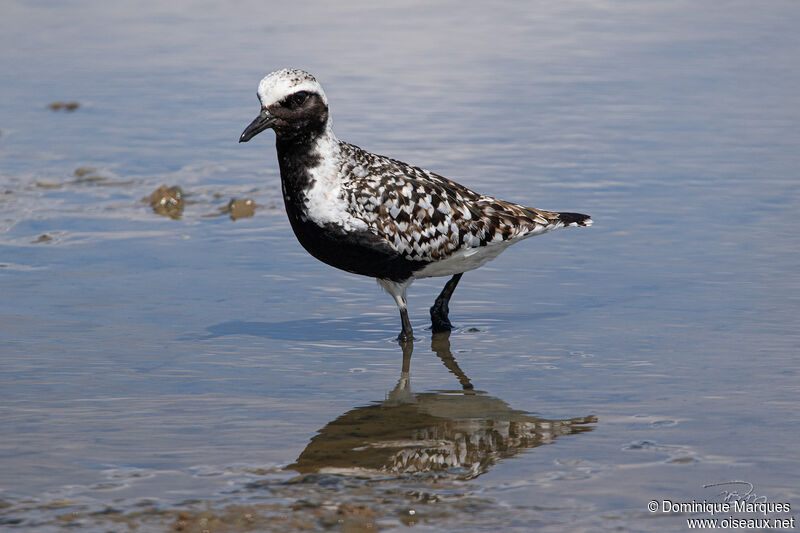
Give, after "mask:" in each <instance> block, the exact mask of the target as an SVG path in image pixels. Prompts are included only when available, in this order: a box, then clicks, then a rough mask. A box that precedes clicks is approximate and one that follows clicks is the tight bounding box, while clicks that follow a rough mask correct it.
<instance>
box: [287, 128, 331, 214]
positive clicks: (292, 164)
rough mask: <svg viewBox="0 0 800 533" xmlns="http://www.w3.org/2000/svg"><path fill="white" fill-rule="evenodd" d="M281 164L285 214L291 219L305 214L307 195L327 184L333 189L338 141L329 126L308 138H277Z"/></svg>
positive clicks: (298, 136)
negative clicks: (294, 215) (331, 181)
mask: <svg viewBox="0 0 800 533" xmlns="http://www.w3.org/2000/svg"><path fill="white" fill-rule="evenodd" d="M276 148H277V150H278V164H279V165H280V171H281V187H282V189H283V198H284V202H285V203H286V210H287V212H288V213H289V216H290V218H291V217H292V215H293V213H295V214H299V213H302V212H303V211H305V209H306V207H307V204H308V201H307V200H308V192H309V191H310V190H311V189H312V188H314V187H315V185H316V186H320V185H323V184H321V183H318V182H319V181H320V180H324V181H325V182H327V183H325V184H324V185H325V186H326V187H330V186H331V185H333V184H331V183H330V180H331V179H334V176H335V175H336V172H337V167H338V160H339V150H340V148H339V141H338V140H337V139H336V136H335V135H334V134H333V130H332V129H331V127H330V124H326V127H325V129H324V130H322V131H320V132H316V133H315V134H309V135H293V136H291V137H288V138H287V137H285V136H282V135H278V136H277V142H276Z"/></svg>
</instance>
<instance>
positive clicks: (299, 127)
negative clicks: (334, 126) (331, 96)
mask: <svg viewBox="0 0 800 533" xmlns="http://www.w3.org/2000/svg"><path fill="white" fill-rule="evenodd" d="M267 110H268V111H269V113H270V115H272V116H274V117H275V118H277V119H278V120H277V121H276V122H275V125H274V126H273V129H274V130H275V134H276V135H277V136H278V139H279V140H280V139H281V138H283V139H284V140H290V139H291V140H293V141H302V140H307V141H309V142H310V141H311V140H312V139H313V138H314V137H316V136H317V135H320V134H322V133H323V132H324V131H325V125H326V124H327V122H328V106H327V104H325V102H324V101H323V100H322V97H321V96H320V95H319V94H317V93H314V92H308V91H298V92H296V93H293V94H290V95H289V96H287V97H286V98H284V99H283V100H281V101H280V102H278V103H276V104H273V105H271V106H269V107H268V108H267Z"/></svg>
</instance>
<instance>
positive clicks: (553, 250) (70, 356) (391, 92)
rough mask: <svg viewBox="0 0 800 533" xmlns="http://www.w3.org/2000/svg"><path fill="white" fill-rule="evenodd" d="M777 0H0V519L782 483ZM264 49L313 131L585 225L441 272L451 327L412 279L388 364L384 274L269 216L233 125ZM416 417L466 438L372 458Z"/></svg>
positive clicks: (783, 40)
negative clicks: (294, 86) (231, 211)
mask: <svg viewBox="0 0 800 533" xmlns="http://www.w3.org/2000/svg"><path fill="white" fill-rule="evenodd" d="M798 15H800V8H798V7H797V5H796V4H795V3H793V2H770V3H758V4H756V3H750V2H730V3H726V4H725V5H722V4H718V3H706V4H697V3H694V2H645V3H637V4H633V5H631V4H628V3H624V2H618V1H611V2H603V3H598V2H581V3H572V4H563V3H558V4H552V5H551V4H548V3H540V4H527V5H525V6H522V5H517V4H515V3H512V2H509V3H503V4H497V5H494V4H493V6H492V8H491V9H489V8H487V7H485V6H483V5H482V4H480V3H466V4H465V3H463V2H462V3H454V2H451V3H439V4H436V5H427V4H422V3H420V4H412V5H410V6H409V5H408V4H403V3H393V2H389V3H382V4H380V5H376V4H371V3H366V2H363V3H361V2H356V3H348V4H346V5H341V4H337V5H330V6H324V5H317V4H314V3H310V2H299V3H291V4H275V5H272V4H270V3H265V2H248V3H245V4H239V5H236V6H232V5H209V4H199V3H192V2H173V3H171V4H170V6H163V5H161V4H158V3H155V2H144V3H137V4H136V5H133V4H131V5H124V4H119V5H115V4H113V3H112V4H109V3H103V2H84V1H79V2H73V3H71V4H69V5H67V4H58V5H55V4H50V3H44V2H14V1H10V2H6V3H5V4H4V6H3V17H2V20H0V48H1V49H2V50H3V53H2V54H0V70H2V72H5V73H6V76H5V77H4V80H3V82H2V83H1V84H0V295H2V297H1V298H0V427H2V428H3V429H2V432H1V434H2V437H0V529H2V528H9V529H12V530H26V529H29V530H35V531H47V530H53V531H58V530H61V529H62V528H67V527H76V526H77V527H79V528H81V529H82V530H96V531H108V530H109V529H112V530H113V529H114V528H117V527H122V525H125V527H128V526H131V527H133V526H136V527H137V528H138V529H137V530H139V531H151V530H152V531H165V530H169V529H170V528H171V527H177V521H180V520H184V521H185V522H186V523H187V524H189V526H191V527H195V526H196V527H197V528H198V530H201V529H203V528H204V527H205V528H206V529H209V528H210V529H211V530H225V528H228V530H232V531H247V530H252V529H255V530H276V531H280V530H287V529H289V530H291V529H299V528H301V527H307V528H310V529H324V528H326V527H333V528H334V529H336V528H339V529H342V530H345V531H362V530H368V529H367V528H369V527H374V526H377V527H379V528H382V529H384V530H393V529H398V530H400V529H403V528H413V529H415V530H419V531H436V530H459V531H476V530H482V529H484V530H486V529H488V530H505V531H528V530H530V529H534V528H535V529H541V530H545V531H564V530H571V531H597V530H607V529H612V528H618V529H619V530H623V531H627V530H630V531H664V530H666V529H669V530H684V529H686V528H687V526H686V523H685V520H686V518H687V517H689V516H691V515H675V514H672V513H662V512H657V513H650V512H649V511H648V510H647V503H648V502H649V501H650V500H657V501H661V500H664V499H670V500H672V501H675V502H682V501H691V500H693V499H694V500H697V501H702V500H704V499H705V500H708V501H715V502H720V501H722V498H723V497H722V496H720V492H721V490H722V489H720V488H714V487H712V488H703V486H704V485H707V484H712V483H717V482H724V481H730V480H743V481H747V482H749V483H752V484H753V485H754V489H753V491H754V493H755V494H757V495H759V496H764V497H765V498H766V499H767V500H768V501H770V502H789V503H791V504H792V506H793V508H800V493H798V488H797V475H798V473H799V472H800V464H798V459H797V453H796V449H797V445H796V443H797V439H798V431H797V428H796V424H794V423H793V420H794V419H795V418H796V416H795V411H796V405H797V402H798V400H800V394H799V393H800V387H799V386H798V370H797V369H798V365H797V362H796V361H797V355H798V353H799V352H800V335H798V321H797V316H798V311H800V270H798V264H799V263H800V233H799V232H798V231H797V230H796V228H795V226H796V224H795V218H796V216H797V211H798V207H800V179H798V169H800V151H798V150H797V146H798V145H799V144H800V127H799V126H798V124H800V91H798V87H800V71H798V69H797V57H798V54H799V53H800V36H798V33H797V31H796V28H795V26H796V24H795V21H796V20H797V19H798ZM285 66H296V67H300V68H304V69H307V70H309V71H311V72H313V73H314V74H315V75H316V76H317V78H318V79H319V80H320V82H321V83H322V84H323V86H324V87H325V90H326V92H327V95H328V98H329V101H330V102H331V114H332V117H333V120H334V127H335V131H336V133H337V135H338V136H339V138H341V139H344V140H347V141H350V142H353V143H355V144H358V145H360V146H362V147H364V148H366V149H368V150H371V151H374V152H378V153H383V154H386V155H390V156H392V157H396V158H399V159H402V160H405V161H408V162H410V163H413V164H417V165H421V166H424V167H426V168H429V169H431V170H433V171H436V172H438V173H441V174H443V175H445V176H448V177H450V178H453V179H455V180H457V181H459V182H461V183H463V184H465V185H468V186H470V187H472V188H474V189H476V190H478V191H480V192H482V193H486V194H492V195H495V196H498V197H500V198H504V199H508V200H513V201H516V202H520V203H525V204H528V205H533V206H535V207H541V208H545V209H554V210H565V211H578V212H584V213H590V214H591V215H592V216H593V218H594V220H595V225H594V226H593V227H592V228H590V229H580V230H578V229H574V230H573V229H570V230H568V231H566V230H565V231H560V232H556V233H552V234H548V235H545V236H542V237H537V238H535V239H531V240H527V241H525V242H524V243H522V244H520V245H519V246H515V247H513V248H512V249H510V250H509V251H507V252H506V253H505V254H503V255H502V256H501V257H500V258H498V259H497V260H496V261H494V262H492V263H490V264H488V265H486V266H485V267H484V268H482V269H480V270H477V271H474V272H469V273H467V274H466V275H465V276H464V278H463V280H462V282H461V284H460V285H459V287H458V289H457V291H456V293H455V296H454V297H453V300H452V302H451V319H452V320H453V322H454V324H455V325H456V326H457V329H456V330H455V331H454V332H453V333H452V334H451V335H450V337H449V338H448V339H446V343H445V342H444V341H443V340H442V339H432V337H431V333H430V331H429V330H426V329H425V328H426V327H427V326H428V323H427V316H428V312H427V308H428V307H429V306H430V304H431V303H432V301H433V299H434V298H435V296H436V294H437V293H438V291H439V290H440V289H441V286H442V285H443V283H444V281H445V280H444V279H435V280H425V281H422V282H417V283H415V284H414V285H413V286H412V288H411V290H410V294H409V306H410V314H411V319H412V324H413V325H414V328H415V332H416V336H417V339H416V342H415V345H414V352H413V355H412V356H411V358H410V361H409V360H408V355H409V354H406V356H407V358H406V359H407V360H406V363H407V368H405V369H404V366H403V352H402V350H401V348H400V346H398V345H397V343H396V342H395V341H394V340H393V339H394V337H395V336H396V335H397V333H398V331H399V317H398V316H397V312H396V308H395V306H394V304H393V302H392V301H391V299H390V298H389V297H388V296H387V295H386V294H384V293H382V292H381V290H380V289H379V287H377V285H376V284H375V282H374V281H373V280H371V279H366V278H360V277H357V276H354V275H350V274H346V273H343V272H336V271H333V270H331V269H330V267H327V266H326V265H324V264H321V263H319V262H317V261H316V260H314V259H313V258H311V257H310V256H308V255H307V254H306V253H305V251H304V250H302V248H301V247H300V246H299V244H298V243H297V242H296V240H295V239H294V236H293V235H292V233H291V229H290V228H289V225H288V222H287V220H286V216H285V214H284V212H283V206H282V202H281V197H280V189H279V176H278V170H277V162H276V158H275V153H274V148H273V140H272V138H271V135H272V134H271V133H269V132H267V133H265V134H262V135H261V136H259V137H258V138H256V139H254V141H252V142H250V143H248V144H246V145H239V144H238V143H237V142H236V141H237V140H238V136H239V134H240V133H241V131H242V130H243V128H244V127H245V126H246V125H247V124H248V123H249V122H250V120H251V119H252V118H253V117H254V116H255V115H256V113H257V112H258V102H257V100H256V97H255V89H256V86H257V84H258V81H259V80H260V79H261V77H263V76H264V75H265V74H266V73H267V72H269V71H271V70H275V69H277V68H282V67H285ZM72 100H74V101H78V102H79V103H80V107H79V108H78V109H77V110H75V111H73V112H68V111H64V110H61V111H52V110H51V109H49V108H48V104H49V103H51V102H54V101H72ZM82 167H91V168H94V169H95V170H94V171H92V172H90V173H89V175H91V176H98V177H99V178H101V179H94V180H89V181H86V180H81V179H80V176H77V175H75V171H76V169H78V168H82ZM162 184H166V185H168V186H173V185H177V186H180V187H181V188H182V189H183V191H184V193H185V200H186V205H185V208H184V210H183V213H182V216H181V217H180V218H179V219H178V220H173V219H170V218H169V217H164V216H159V215H157V214H155V213H154V212H153V211H152V210H151V209H150V207H149V206H148V205H147V203H145V202H142V198H143V197H145V196H147V195H149V194H150V193H151V192H153V191H154V190H155V189H156V188H157V187H159V186H160V185H162ZM232 198H252V199H254V200H255V201H256V203H257V204H258V208H257V209H256V212H255V216H253V217H252V218H239V219H237V220H232V219H231V218H230V217H229V216H227V215H226V214H221V213H220V209H221V208H223V207H224V206H225V205H227V203H228V201H229V200H230V199H232ZM43 236H46V237H43ZM448 353H449V355H450V356H452V357H453V358H454V360H455V361H456V364H457V366H458V369H459V372H460V373H461V381H459V376H457V375H455V374H454V373H453V372H452V371H451V370H452V369H453V368H454V367H453V364H452V363H451V362H450V358H448V357H447V355H448ZM443 362H446V363H447V364H443ZM448 365H449V368H450V369H448ZM406 371H407V372H406ZM465 377H466V379H468V380H469V382H470V383H471V384H472V385H473V386H474V390H475V391H477V392H470V391H463V390H462V384H463V383H462V382H463V380H464V378H465ZM362 420H368V421H370V422H369V423H366V422H364V423H362V422H361V421H362ZM565 421H567V422H565ZM569 421H580V423H577V422H576V427H578V430H574V431H573V429H571V428H573V426H572V425H571V424H572V422H569ZM352 423H355V424H356V426H355V427H356V429H352V430H351V429H348V428H350V427H351V426H350V425H349V424H352ZM359 424H361V425H359ZM542 424H544V425H542ZM551 425H552V426H553V427H558V428H561V430H559V431H555V430H553V429H552V428H551V427H550V426H551ZM342 427H344V429H343V430H342ZM358 428H360V429H358ZM565 428H566V429H565ZM340 431H344V433H343V434H344V435H345V436H347V438H346V439H345V441H344V442H342V441H341V435H342V434H340V433H339V432H340ZM358 431H361V432H362V434H358ZM355 434H358V436H357V438H356V437H354V436H353V435H355ZM403 435H405V436H403ZM348 439H353V440H352V442H351V440H348ZM470 439H472V440H470ZM421 441H424V443H423V444H425V446H429V448H425V447H424V446H423V445H422V444H420V442H421ZM468 441H469V442H473V444H470V445H469V446H467V445H466V444H464V443H466V442H468ZM459 446H461V448H459ZM464 446H467V447H466V448H464ZM462 449H463V450H466V451H464V453H461V452H459V451H458V450H462ZM309 450H310V451H309ZM314 450H322V452H320V455H319V456H318V457H317V456H315V457H316V459H315V461H312V462H310V463H309V462H306V460H305V458H306V457H309V454H314V453H317V452H315V451H314ZM420 450H434V451H431V452H429V453H428V452H426V453H428V456H429V458H430V457H440V458H445V457H449V458H450V459H447V460H448V461H452V460H454V459H452V458H454V457H455V458H459V457H462V456H463V460H462V459H459V461H461V463H459V465H458V466H453V464H451V463H448V465H449V466H447V468H444V467H441V463H437V464H439V466H437V467H435V468H433V467H431V468H428V469H427V470H426V469H425V468H422V467H419V468H418V470H417V471H415V472H412V471H410V470H409V471H401V470H398V468H399V467H397V466H396V465H397V463H392V461H395V459H396V458H397V457H400V456H403V457H407V456H408V457H410V456H411V455H414V453H417V452H420ZM442 450H445V451H442ZM454 450H455V451H454ZM304 454H305V455H304ZM396 454H400V455H396ZM403 454H405V455H403ZM437 454H438V455H437ZM453 454H455V455H453ZM459 454H461V455H459ZM420 456H421V453H418V454H417V455H416V457H417V458H418V459H419V457H420ZM301 457H302V458H304V459H303V461H300V458H301ZM331 458H334V459H335V460H334V459H331ZM392 458H395V459H392ZM441 460H442V461H445V459H441ZM348 461H349V463H350V466H349V467H348V468H344V467H343V466H342V465H343V464H345V463H347V462H348ZM343 462H344V463H343ZM430 462H431V461H429V463H430ZM301 463H302V464H303V465H306V466H304V467H302V468H299V467H297V465H300V464H301ZM390 464H394V465H395V466H394V467H390V466H387V465H390ZM407 464H410V463H407ZM407 464H406V466H407ZM308 465H311V466H308ZM475 465H477V466H475ZM287 467H288V468H287ZM392 468H394V470H392ZM412 511H413V512H412ZM97 513H101V514H97ZM180 513H184V514H182V515H181V514H180ZM203 513H206V514H203ZM245 515H249V518H243V517H245ZM790 515H791V513H774V514H771V515H770V516H769V517H770V518H786V517H789V516H790ZM695 516H708V515H707V514H703V513H700V514H697V515H695ZM737 516H739V515H737ZM742 516H743V515H742ZM203 520H206V522H202V521H203ZM189 526H187V527H189ZM248 528H250V529H248ZM348 528H349V529H348ZM359 528H361V529H359Z"/></svg>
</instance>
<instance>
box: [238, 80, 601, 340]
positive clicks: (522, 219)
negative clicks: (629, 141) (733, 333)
mask: <svg viewBox="0 0 800 533" xmlns="http://www.w3.org/2000/svg"><path fill="white" fill-rule="evenodd" d="M258 96H259V100H260V101H261V106H262V111H261V115H259V117H257V118H256V119H255V120H254V121H253V123H251V124H250V126H248V128H247V129H246V130H245V132H244V133H242V136H241V138H240V142H244V141H247V140H249V139H250V138H251V137H253V136H254V135H256V134H258V133H259V132H260V131H263V130H264V129H267V128H272V129H274V130H275V132H276V135H277V150H278V161H279V164H280V168H281V182H282V190H283V194H284V201H285V204H286V209H287V214H288V215H289V220H290V221H291V223H292V228H293V230H294V232H295V234H296V235H297V237H298V240H299V241H300V242H301V244H302V245H303V246H304V247H305V248H306V250H308V251H309V252H310V253H311V254H312V255H314V256H315V257H317V258H318V259H320V260H322V261H324V262H326V263H328V264H330V265H332V266H335V267H337V268H341V269H344V270H347V271H349V272H354V273H357V274H363V275H369V276H373V277H376V278H377V279H378V281H379V282H380V283H381V285H382V286H383V287H384V288H385V289H386V290H387V291H388V292H390V294H392V296H393V297H394V299H395V301H396V302H397V304H398V307H399V308H400V311H401V317H402V318H403V334H401V337H409V336H410V334H411V326H410V323H409V322H408V319H407V314H406V310H405V302H406V298H405V292H406V289H407V287H408V285H410V283H411V282H412V281H413V280H414V279H419V278H424V277H432V276H448V275H451V276H453V275H455V276H457V277H456V278H454V280H452V281H451V283H452V287H451V288H450V290H449V292H448V293H447V294H445V291H443V293H442V295H440V298H439V299H437V304H440V303H441V302H440V300H442V299H443V298H444V299H443V309H444V311H441V310H439V311H437V312H438V313H439V315H440V316H438V317H434V308H432V309H431V315H432V318H433V320H434V329H437V327H436V326H437V320H438V323H439V325H440V329H441V328H445V329H446V328H449V321H448V320H447V302H448V300H449V297H450V293H452V290H453V289H454V288H455V284H456V283H458V280H459V279H460V274H461V273H463V272H466V271H468V270H472V269H474V268H478V267H479V266H481V265H482V264H484V263H485V262H487V261H489V260H491V259H494V258H495V257H497V255H499V254H500V253H501V252H502V251H503V250H504V249H505V248H506V247H507V246H508V245H510V244H512V243H514V242H517V241H519V240H522V239H524V238H527V237H530V236H533V235H538V234H540V233H545V232H547V231H551V230H554V229H558V228H561V227H565V226H589V225H591V222H592V221H591V219H590V218H589V217H588V216H587V215H581V214H577V213H557V212H554V211H544V210H541V209H535V208H532V207H526V206H523V205H519V204H514V203H510V202H506V201H503V200H498V199H496V198H492V197H491V196H485V195H481V194H478V193H476V192H474V191H472V190H470V189H468V188H466V187H464V186H463V185H460V184H458V183H456V182H454V181H451V180H449V179H447V178H444V177H442V176H439V175H438V174H434V173H432V172H429V171H427V170H424V169H422V168H419V167H414V166H411V165H408V164H406V163H403V162H402V161H398V160H396V159H391V158H389V157H385V156H381V155H377V154H373V153H370V152H367V151H365V150H363V149H361V148H359V147H357V146H354V145H352V144H348V143H346V142H342V141H339V140H338V139H336V137H335V135H334V134H333V130H332V128H331V123H330V120H329V116H328V113H329V110H328V101H327V97H326V96H325V93H324V91H323V90H322V87H321V86H320V85H319V83H318V82H317V81H316V79H315V78H314V77H313V76H311V75H310V74H308V73H306V72H304V71H300V70H296V69H286V70H282V71H276V72H273V73H271V74H269V75H268V76H266V77H265V78H264V79H263V80H262V81H261V83H260V84H259V90H258ZM445 296H446V298H445ZM434 307H436V306H434ZM440 307H441V306H440ZM442 313H443V316H441V315H442Z"/></svg>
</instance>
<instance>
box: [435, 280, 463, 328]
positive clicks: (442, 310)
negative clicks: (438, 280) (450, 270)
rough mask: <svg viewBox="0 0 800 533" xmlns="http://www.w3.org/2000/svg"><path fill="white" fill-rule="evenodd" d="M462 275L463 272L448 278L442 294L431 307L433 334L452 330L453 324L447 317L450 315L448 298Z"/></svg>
mask: <svg viewBox="0 0 800 533" xmlns="http://www.w3.org/2000/svg"><path fill="white" fill-rule="evenodd" d="M462 275H463V272H462V273H460V274H456V275H455V276H453V277H452V278H450V281H448V282H447V283H446V284H445V286H444V289H442V292H440V293H439V296H437V297H436V301H435V302H434V303H433V307H431V326H432V327H433V332H434V333H438V332H440V331H450V330H451V329H453V324H451V323H450V319H449V318H448V317H447V315H448V314H449V313H450V307H449V303H450V297H451V296H453V291H454V290H456V285H458V282H459V281H460V280H461V276H462Z"/></svg>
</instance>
